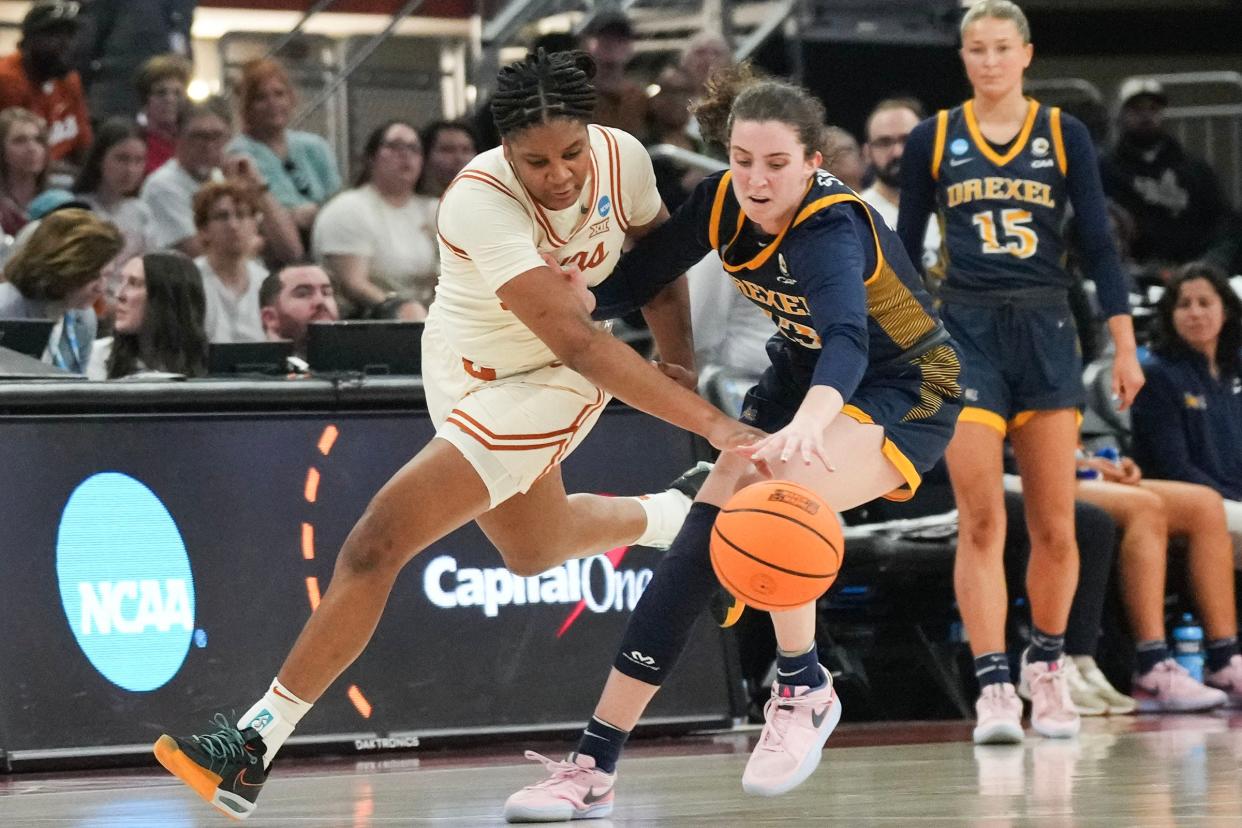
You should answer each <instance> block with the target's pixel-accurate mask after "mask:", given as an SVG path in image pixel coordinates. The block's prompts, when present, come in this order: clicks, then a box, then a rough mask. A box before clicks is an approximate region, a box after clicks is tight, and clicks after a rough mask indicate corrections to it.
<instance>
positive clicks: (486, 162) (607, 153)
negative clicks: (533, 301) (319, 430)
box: [428, 125, 661, 373]
mask: <svg viewBox="0 0 1242 828" xmlns="http://www.w3.org/2000/svg"><path fill="white" fill-rule="evenodd" d="M587 130H588V133H589V135H590V141H591V172H590V174H589V176H588V178H587V180H586V182H585V184H584V185H583V192H582V195H581V197H580V198H579V200H578V203H576V204H574V205H573V206H572V207H569V208H567V209H564V210H557V211H550V210H547V209H545V208H544V207H542V206H540V205H539V203H538V202H536V201H535V199H534V198H533V197H532V196H531V195H530V193H528V192H527V191H526V189H525V188H524V187H523V186H522V183H521V181H520V180H519V179H518V177H517V173H516V172H514V170H513V168H512V167H511V166H510V165H509V162H508V161H506V160H505V157H504V153H503V150H502V149H501V148H500V147H497V148H495V149H492V150H488V151H487V152H484V153H482V154H480V155H479V156H477V157H476V158H475V159H474V160H473V161H471V162H470V163H469V164H468V165H467V166H466V168H465V169H463V170H462V171H461V173H460V174H459V175H458V176H457V178H456V179H455V180H454V182H453V184H452V185H451V186H450V187H449V189H448V191H447V192H446V193H445V194H444V200H443V201H442V202H441V204H440V213H439V226H438V231H439V237H440V282H439V284H438V285H437V287H436V299H435V302H434V303H433V304H432V306H431V312H430V318H429V320H428V324H434V325H437V326H438V328H439V330H440V331H441V333H442V334H443V336H444V338H445V340H446V342H447V344H448V345H449V346H450V347H451V348H453V350H455V351H457V353H458V354H460V355H461V356H462V357H463V358H464V359H467V360H470V361H471V362H472V363H473V364H474V365H475V366H479V367H481V368H491V369H494V370H499V371H501V372H503V373H513V372H514V371H517V370H522V369H528V368H534V367H537V366H542V365H547V364H549V363H551V362H554V361H555V360H556V356H555V355H554V354H553V353H552V351H551V350H550V349H549V348H548V346H546V345H544V344H543V342H542V341H541V340H540V339H539V338H538V337H536V336H535V335H534V334H533V333H532V332H531V331H530V329H529V328H527V327H526V326H525V325H523V324H522V323H521V322H520V321H519V320H518V318H517V317H516V316H514V315H513V313H511V312H510V311H508V310H507V309H505V307H504V306H503V305H502V304H501V302H500V299H499V298H497V296H496V291H497V290H498V289H500V287H501V286H502V285H504V284H505V283H506V282H508V281H509V280H510V279H512V278H514V277H515V276H518V275H520V274H522V273H525V272H527V271H529V270H532V269H534V268H536V267H540V266H542V265H543V264H544V262H543V260H542V259H541V258H540V254H542V253H550V254H551V255H553V256H554V257H556V260H557V261H559V262H561V263H562V264H569V263H572V264H575V265H577V266H578V268H579V269H580V270H581V271H582V273H583V275H584V276H585V277H586V279H587V283H588V284H589V285H591V286H594V285H597V284H599V283H600V282H602V281H603V280H604V279H605V278H607V277H608V275H609V274H610V273H612V269H613V267H615V266H616V264H617V259H618V258H619V257H620V255H621V246H622V244H624V242H625V233H626V231H627V230H628V229H629V228H630V227H631V226H634V225H643V224H647V223H648V222H650V221H652V220H653V219H654V218H655V217H656V214H657V213H658V212H659V210H660V205H661V201H660V194H659V193H658V192H657V190H656V184H655V173H654V171H653V170H652V168H651V158H650V157H649V156H648V155H647V151H646V150H645V149H643V146H642V144H640V143H639V142H638V140H637V139H635V138H634V137H633V136H631V135H629V134H628V133H626V132H622V131H621V130H618V129H611V128H609V127H601V126H595V125H591V126H589V127H587ZM567 289H568V286H567Z"/></svg>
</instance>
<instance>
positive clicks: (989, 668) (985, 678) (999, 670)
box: [975, 653, 1013, 690]
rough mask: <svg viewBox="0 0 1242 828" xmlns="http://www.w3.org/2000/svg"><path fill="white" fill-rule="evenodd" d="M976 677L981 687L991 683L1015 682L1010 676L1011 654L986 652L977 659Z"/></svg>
mask: <svg viewBox="0 0 1242 828" xmlns="http://www.w3.org/2000/svg"><path fill="white" fill-rule="evenodd" d="M975 678H977V679H978V680H979V689H980V690H982V689H983V688H985V687H987V686H988V685H989V684H1013V679H1011V678H1009V656H1007V655H1005V654H1004V653H984V654H983V655H981V656H979V657H978V658H976V659H975Z"/></svg>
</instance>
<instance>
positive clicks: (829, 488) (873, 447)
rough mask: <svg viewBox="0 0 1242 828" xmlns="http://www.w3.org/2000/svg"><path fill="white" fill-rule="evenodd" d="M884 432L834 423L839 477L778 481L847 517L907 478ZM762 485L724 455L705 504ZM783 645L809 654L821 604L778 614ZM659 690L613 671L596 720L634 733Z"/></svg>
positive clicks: (792, 476)
mask: <svg viewBox="0 0 1242 828" xmlns="http://www.w3.org/2000/svg"><path fill="white" fill-rule="evenodd" d="M883 438H884V430H883V429H882V428H881V427H880V426H876V425H864V424H862V423H859V422H857V421H856V420H853V419H851V418H849V417H846V416H844V415H842V416H839V417H837V418H836V419H835V420H833V422H832V424H831V425H830V426H829V427H828V431H827V432H826V434H825V436H824V444H825V448H826V450H827V453H828V457H829V458H831V460H832V462H833V465H834V466H835V467H836V468H837V471H836V472H828V471H827V470H825V469H824V468H823V467H822V466H820V465H818V463H817V464H816V465H814V466H807V465H805V464H803V462H802V461H801V460H797V461H790V462H788V463H783V464H781V463H778V464H776V465H775V466H774V467H773V468H772V473H773V476H774V477H775V478H777V479H780V480H791V481H793V482H795V483H800V484H802V485H804V486H807V487H808V488H811V489H813V490H815V491H816V492H818V493H819V494H820V495H821V496H822V497H823V498H824V499H825V500H826V501H827V502H828V503H829V504H830V505H831V506H832V507H833V508H834V509H836V510H837V511H845V510H846V509H852V508H853V507H855V506H857V505H859V504H861V503H866V502H868V501H870V500H874V499H875V498H877V497H880V496H881V495H884V494H887V493H888V492H891V491H893V490H894V489H896V488H897V487H899V486H900V485H901V484H902V483H903V482H904V480H903V478H902V477H901V474H900V473H899V472H898V471H897V469H896V468H895V467H894V466H893V465H892V464H891V463H889V462H888V460H887V459H886V458H885V457H884V455H883V454H881V453H880V446H881V445H882V444H883ZM757 479H759V478H758V475H757V474H756V473H754V472H753V470H752V469H751V467H750V465H749V463H747V462H746V461H745V460H742V459H741V458H738V457H736V456H732V455H722V457H721V460H720V462H718V463H717V464H716V468H715V469H714V470H713V471H712V474H711V475H710V476H709V477H708V479H707V481H706V482H705V483H704V484H703V488H702V490H701V491H700V492H699V498H698V499H699V500H700V501H703V502H706V503H712V504H714V505H716V506H719V505H722V504H723V503H724V502H725V501H726V500H728V498H729V496H730V495H732V494H733V492H735V491H737V490H738V489H739V488H742V487H743V486H745V485H748V484H749V483H752V482H754V481H755V480H757ZM772 625H773V627H774V629H775V630H776V640H777V645H778V646H779V647H780V648H781V649H782V650H786V651H788V652H798V651H802V650H805V649H806V648H807V647H809V646H810V644H811V642H812V641H814V639H815V604H814V603H809V604H807V605H805V606H803V607H799V608H797V609H794V610H788V611H785V612H779V613H773V614H772ZM657 690H659V688H658V687H657V686H655V685H652V684H647V683H646V682H642V681H638V680H637V679H633V678H630V677H629V676H627V675H625V674H624V673H621V672H618V671H617V670H615V669H614V670H613V671H612V672H611V673H610V674H609V676H608V682H607V683H606V684H605V685H604V693H603V695H602V696H601V697H600V701H599V704H598V705H597V706H596V708H595V716H596V718H598V719H601V720H603V721H605V722H608V723H609V724H611V725H613V726H614V727H617V728H620V729H622V730H632V729H633V728H634V725H636V724H637V723H638V719H639V718H640V717H641V716H642V713H643V710H645V709H646V707H647V704H648V703H650V701H651V699H652V698H653V697H654V696H655V694H656V691H657Z"/></svg>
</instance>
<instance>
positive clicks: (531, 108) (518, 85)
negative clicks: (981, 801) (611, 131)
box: [492, 49, 595, 136]
mask: <svg viewBox="0 0 1242 828" xmlns="http://www.w3.org/2000/svg"><path fill="white" fill-rule="evenodd" d="M594 76H595V61H594V59H592V58H591V56H590V55H588V54H587V53H586V52H550V53H549V52H546V51H544V50H543V49H539V50H537V51H536V52H535V53H534V54H532V55H527V56H526V57H525V58H524V59H523V60H520V61H518V62H516V63H511V64H509V65H508V66H506V67H505V68H503V69H501V70H500V75H499V76H498V77H497V83H496V94H495V96H494V97H493V98H492V120H494V121H495V122H496V129H497V130H498V131H499V132H500V134H501V136H506V135H511V134H513V133H515V132H519V131H521V130H523V129H526V128H527V127H532V126H535V125H536V124H542V123H547V122H548V121H550V120H552V119H553V118H570V119H572V120H575V121H582V122H584V123H585V122H586V121H589V120H590V119H591V115H592V114H593V113H594V112H595V87H594V86H593V85H592V84H591V78H593V77H594Z"/></svg>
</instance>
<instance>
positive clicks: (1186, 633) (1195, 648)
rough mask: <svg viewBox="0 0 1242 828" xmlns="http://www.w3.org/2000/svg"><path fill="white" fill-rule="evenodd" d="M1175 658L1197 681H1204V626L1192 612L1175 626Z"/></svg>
mask: <svg viewBox="0 0 1242 828" xmlns="http://www.w3.org/2000/svg"><path fill="white" fill-rule="evenodd" d="M1173 658H1174V660H1175V661H1177V663H1178V664H1180V665H1182V667H1184V668H1186V672H1188V673H1190V677H1191V678H1193V679H1194V680H1195V681H1198V682H1202V681H1203V627H1200V626H1199V622H1198V621H1196V620H1195V617H1194V616H1193V615H1191V614H1190V613H1188V612H1187V613H1184V614H1183V615H1182V620H1181V621H1179V622H1178V624H1177V626H1176V627H1174V628H1173Z"/></svg>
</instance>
